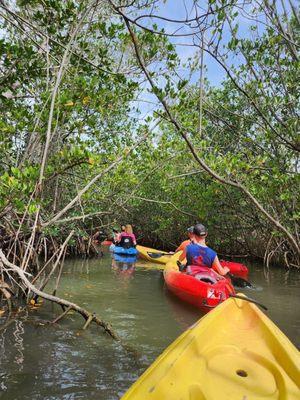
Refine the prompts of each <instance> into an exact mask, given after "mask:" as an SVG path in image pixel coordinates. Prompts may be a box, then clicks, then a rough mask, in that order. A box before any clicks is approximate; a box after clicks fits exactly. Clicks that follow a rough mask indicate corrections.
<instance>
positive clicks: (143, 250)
mask: <svg viewBox="0 0 300 400" xmlns="http://www.w3.org/2000/svg"><path fill="white" fill-rule="evenodd" d="M136 249H137V250H138V252H139V256H140V258H142V259H143V260H147V261H150V262H152V263H156V264H164V265H165V264H167V262H169V261H170V259H171V256H172V254H169V253H167V252H166V251H160V250H155V249H151V247H145V246H140V245H137V246H136ZM149 253H151V254H152V253H155V254H163V255H162V256H161V257H158V258H156V257H150V255H149Z"/></svg>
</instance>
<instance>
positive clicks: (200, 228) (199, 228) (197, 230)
mask: <svg viewBox="0 0 300 400" xmlns="http://www.w3.org/2000/svg"><path fill="white" fill-rule="evenodd" d="M193 233H194V235H196V236H205V235H206V234H207V229H206V228H205V226H204V225H202V224H196V225H195V226H194V230H193Z"/></svg>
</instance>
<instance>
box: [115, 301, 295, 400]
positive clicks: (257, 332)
mask: <svg viewBox="0 0 300 400" xmlns="http://www.w3.org/2000/svg"><path fill="white" fill-rule="evenodd" d="M299 365H300V357H299V352H298V350H297V349H296V348H295V347H294V346H293V344H292V343H291V342H290V341H289V340H288V338H287V337H286V336H285V335H284V334H283V333H282V332H281V331H280V330H279V328H278V327H277V326H276V325H275V324H274V323H273V322H272V321H271V320H270V319H269V318H268V317H267V316H266V315H265V314H263V313H262V311H260V310H259V309H258V308H257V307H256V306H255V305H254V304H252V303H249V302H247V301H244V300H238V299H233V298H231V299H227V300H226V301H225V302H223V303H222V304H221V305H220V306H218V307H216V308H215V309H214V310H213V311H212V312H210V313H209V314H207V315H206V316H205V317H203V318H202V319H201V320H199V321H198V322H197V323H196V324H195V325H193V326H192V327H191V328H190V329H188V330H187V331H186V332H184V333H183V334H182V335H181V336H179V338H178V339H176V340H175V341H174V342H173V343H172V344H171V345H170V346H169V347H168V348H167V349H166V350H165V351H164V352H163V353H162V354H161V355H160V356H159V357H158V359H157V360H156V361H155V362H154V363H153V364H152V365H151V366H150V367H149V368H148V369H147V370H146V371H145V372H144V374H143V375H142V376H141V377H140V378H139V379H138V380H137V381H136V382H135V383H134V384H133V385H132V386H131V388H130V389H129V390H128V391H127V393H126V394H125V395H124V396H123V397H122V400H140V399H143V400H161V399H164V400H174V399H181V400H215V399H222V400H245V399H247V400H248V399H249V400H250V399H251V400H263V399H268V400H297V399H299V382H300V371H299Z"/></svg>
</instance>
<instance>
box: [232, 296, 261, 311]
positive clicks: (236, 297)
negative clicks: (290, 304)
mask: <svg viewBox="0 0 300 400" xmlns="http://www.w3.org/2000/svg"><path fill="white" fill-rule="evenodd" d="M229 296H230V297H233V298H235V299H240V300H246V301H249V302H250V303H254V304H257V305H258V306H260V307H261V308H262V309H263V310H266V311H267V310H268V308H267V307H266V306H264V305H263V304H261V303H259V302H258V301H256V300H254V299H251V298H250V297H244V296H239V295H238V294H230V295H229Z"/></svg>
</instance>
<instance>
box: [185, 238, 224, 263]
mask: <svg viewBox="0 0 300 400" xmlns="http://www.w3.org/2000/svg"><path fill="white" fill-rule="evenodd" d="M216 255H217V253H216V252H215V251H214V250H213V249H211V248H210V247H208V246H203V245H201V244H199V243H191V244H189V245H188V246H187V248H186V260H187V265H199V266H200V267H207V268H212V265H213V263H214V260H215V258H216Z"/></svg>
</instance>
